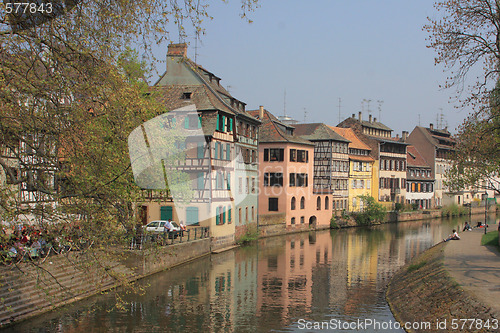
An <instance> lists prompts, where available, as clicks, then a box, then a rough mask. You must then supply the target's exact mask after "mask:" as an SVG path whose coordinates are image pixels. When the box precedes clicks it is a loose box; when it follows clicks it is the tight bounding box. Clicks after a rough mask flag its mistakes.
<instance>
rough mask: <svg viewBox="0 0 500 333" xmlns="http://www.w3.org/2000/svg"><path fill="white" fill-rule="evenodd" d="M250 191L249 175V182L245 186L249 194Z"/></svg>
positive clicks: (248, 180) (248, 179)
mask: <svg viewBox="0 0 500 333" xmlns="http://www.w3.org/2000/svg"><path fill="white" fill-rule="evenodd" d="M249 191H250V178H248V177H247V182H246V186H245V193H246V194H248V193H249Z"/></svg>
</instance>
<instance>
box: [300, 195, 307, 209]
mask: <svg viewBox="0 0 500 333" xmlns="http://www.w3.org/2000/svg"><path fill="white" fill-rule="evenodd" d="M305 207H306V199H305V198H304V197H302V198H300V209H304V208H305Z"/></svg>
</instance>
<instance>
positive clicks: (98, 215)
mask: <svg viewBox="0 0 500 333" xmlns="http://www.w3.org/2000/svg"><path fill="white" fill-rule="evenodd" d="M51 3H53V4H54V6H58V7H57V8H58V9H57V13H56V14H57V15H52V16H50V17H49V19H46V18H43V19H40V18H39V17H36V16H32V17H30V16H18V17H13V16H12V15H6V16H4V20H3V21H1V22H0V23H2V27H3V30H2V31H0V124H1V125H0V147H1V148H2V154H1V156H0V166H1V168H0V169H1V170H2V173H3V175H4V180H5V183H4V184H2V185H0V207H1V209H0V215H1V217H2V220H3V221H16V220H17V219H18V218H19V216H20V215H31V216H34V217H35V219H36V221H37V222H38V223H40V224H45V223H47V222H50V223H72V222H74V221H75V220H78V221H80V223H81V227H82V228H83V229H82V230H83V233H82V237H87V238H89V239H88V240H89V242H90V243H92V242H93V243H94V244H99V243H102V242H103V240H105V241H106V242H108V241H109V240H113V241H116V242H117V243H120V241H122V240H123V238H124V237H123V236H124V233H125V234H126V233H127V232H128V231H131V230H133V228H132V226H133V225H134V224H135V214H134V209H133V203H134V202H136V201H137V200H138V198H139V196H140V189H139V188H138V187H137V186H136V185H135V184H134V182H133V177H132V172H131V170H130V160H129V158H128V154H127V153H128V150H127V136H128V134H129V133H130V132H131V131H132V130H133V129H134V128H136V127H137V126H139V125H140V124H141V123H142V122H144V121H147V120H148V119H151V118H153V117H155V116H156V115H158V114H161V113H164V112H166V111H167V110H165V109H164V107H163V106H162V105H160V104H158V103H157V102H156V100H155V98H154V97H155V96H154V95H153V94H151V93H149V92H148V87H147V85H146V84H145V82H146V81H145V80H146V79H147V78H148V76H149V75H150V73H149V71H150V70H151V68H148V67H147V66H146V63H145V62H144V61H142V60H139V55H138V53H136V52H134V51H132V50H131V49H129V48H127V47H126V46H127V45H138V46H139V47H140V48H141V51H142V52H143V53H144V56H145V57H146V59H148V60H149V61H153V60H154V57H153V56H152V53H151V50H150V46H151V45H153V43H160V42H167V41H168V40H169V38H168V35H169V32H171V31H174V29H175V30H177V33H178V34H179V35H180V36H181V38H183V37H185V36H186V34H187V33H188V31H189V30H190V29H191V30H194V31H195V32H196V33H199V32H200V31H201V30H202V22H203V20H204V19H209V18H211V17H210V15H209V13H208V1H206V0H196V1H195V0H169V1H160V0H153V1H149V0H147V1H146V0H139V1H117V0H104V1H103V0H81V1H52V2H51ZM255 6H256V0H241V9H242V11H241V15H242V16H243V17H246V13H247V12H248V11H250V10H253V8H255ZM3 10H5V9H3ZM33 15H40V14H38V13H35V14H33ZM20 22H21V23H20ZM23 22H24V23H23ZM185 22H189V24H188V25H184V23H185ZM172 24H173V25H174V26H175V28H172V29H171V27H172ZM188 26H189V27H190V28H189V29H188ZM19 184H22V186H24V188H23V191H20V192H19V191H18V189H17V185H19ZM21 193H26V194H28V195H27V197H29V198H28V199H29V200H28V201H29V202H27V201H26V200H24V199H23V198H22V197H20V194H21ZM53 203H56V204H53Z"/></svg>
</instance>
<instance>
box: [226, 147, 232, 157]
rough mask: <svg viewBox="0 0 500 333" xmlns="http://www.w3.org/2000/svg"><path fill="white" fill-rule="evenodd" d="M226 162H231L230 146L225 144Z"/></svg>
mask: <svg viewBox="0 0 500 333" xmlns="http://www.w3.org/2000/svg"><path fill="white" fill-rule="evenodd" d="M226 160H228V161H229V160H231V145H230V144H229V143H226Z"/></svg>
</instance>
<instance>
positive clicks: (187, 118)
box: [184, 116, 189, 129]
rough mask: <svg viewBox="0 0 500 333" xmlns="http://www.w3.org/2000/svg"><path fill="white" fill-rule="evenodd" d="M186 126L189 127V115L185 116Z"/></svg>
mask: <svg viewBox="0 0 500 333" xmlns="http://www.w3.org/2000/svg"><path fill="white" fill-rule="evenodd" d="M184 128H185V129H188V128H189V117H188V116H185V117H184Z"/></svg>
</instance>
